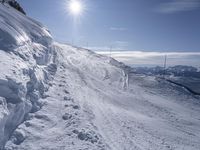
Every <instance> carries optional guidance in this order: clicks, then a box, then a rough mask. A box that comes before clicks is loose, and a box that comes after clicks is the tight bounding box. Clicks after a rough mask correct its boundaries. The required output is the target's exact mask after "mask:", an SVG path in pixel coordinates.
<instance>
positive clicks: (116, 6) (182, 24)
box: [18, 0, 200, 52]
mask: <svg viewBox="0 0 200 150" xmlns="http://www.w3.org/2000/svg"><path fill="white" fill-rule="evenodd" d="M18 1H19V2H20V3H21V5H22V6H23V7H24V9H25V10H26V12H27V14H28V16H30V17H33V18H35V19H37V20H39V21H40V22H42V23H43V24H44V25H46V26H47V27H48V28H49V30H50V31H51V32H52V34H53V36H54V38H55V39H56V40H57V41H61V42H67V43H73V44H75V45H78V46H89V47H90V48H92V49H97V50H108V49H109V48H110V47H111V46H112V47H113V49H115V50H129V51H131V50H136V51H147V52H148V51H157V52H174V51H175V52H200V19H199V16H200V0H81V1H82V3H83V4H84V6H85V9H84V13H83V14H82V15H81V16H80V17H79V19H78V21H76V22H75V21H74V18H73V16H72V15H69V13H68V11H67V1H68V0H18Z"/></svg>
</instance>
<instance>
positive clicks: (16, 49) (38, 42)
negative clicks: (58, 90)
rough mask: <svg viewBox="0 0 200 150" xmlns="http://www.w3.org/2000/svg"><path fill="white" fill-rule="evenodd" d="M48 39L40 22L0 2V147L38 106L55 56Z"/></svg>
mask: <svg viewBox="0 0 200 150" xmlns="http://www.w3.org/2000/svg"><path fill="white" fill-rule="evenodd" d="M51 41H52V38H51V36H50V34H49V32H48V31H47V30H46V29H45V27H43V26H42V25H41V24H39V23H37V22H36V21H33V20H32V19H29V18H27V17H26V16H24V15H23V14H21V13H19V12H18V11H16V10H14V9H13V8H11V7H9V6H7V5H1V4H0V56H1V59H0V149H2V148H3V147H4V145H5V143H6V142H7V140H8V139H9V138H10V136H11V134H13V133H16V132H14V130H15V129H16V128H17V126H18V125H20V124H21V123H22V122H24V120H25V117H26V115H27V114H28V113H29V112H35V111H37V110H39V109H40V107H41V105H42V104H41V103H40V101H39V99H40V98H42V97H44V96H45V94H44V92H45V90H47V89H48V86H47V85H46V83H47V81H48V80H50V79H51V76H52V75H51V72H50V71H49V70H48V66H51V65H52V64H54V62H55V55H56V54H55V53H54V52H53V51H52V49H51ZM43 65H44V66H43ZM54 68H55V67H54ZM17 135H18V134H17ZM17 143H19V142H17Z"/></svg>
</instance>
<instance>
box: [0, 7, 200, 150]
mask: <svg viewBox="0 0 200 150" xmlns="http://www.w3.org/2000/svg"><path fill="white" fill-rule="evenodd" d="M0 12H1V13H2V14H1V15H0V22H1V23H2V24H1V25H0V34H2V35H4V36H5V39H3V40H2V39H1V40H0V44H1V45H0V55H1V56H2V59H1V60H0V134H1V136H0V149H3V150H27V149H30V150H41V149H44V150H198V149H200V143H199V141H200V115H199V114H200V98H199V97H195V96H193V95H192V94H191V93H188V91H185V90H184V89H182V88H180V87H177V86H175V85H172V84H170V83H168V82H166V81H164V80H162V79H157V78H156V77H148V76H144V75H136V74H128V71H127V69H125V66H124V65H123V64H121V63H119V62H117V61H115V60H114V59H112V58H108V57H105V56H101V55H98V54H95V53H93V52H91V51H89V50H85V49H82V48H77V47H72V46H69V45H64V44H59V43H56V42H53V40H52V38H51V35H50V34H49V32H48V31H47V30H46V28H44V27H43V26H42V25H41V24H40V23H38V22H36V21H34V20H32V19H30V18H27V17H26V16H23V15H22V14H20V13H18V12H16V11H15V10H14V9H12V8H9V7H7V6H1V5H0ZM32 29H34V30H32ZM4 66H6V67H4ZM4 145H5V147H4ZM3 147H4V148H3Z"/></svg>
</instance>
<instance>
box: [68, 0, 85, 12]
mask: <svg viewBox="0 0 200 150" xmlns="http://www.w3.org/2000/svg"><path fill="white" fill-rule="evenodd" d="M82 10H83V5H82V3H81V2H80V0H70V2H69V11H70V13H71V14H73V15H75V16H77V15H80V14H81V13H82Z"/></svg>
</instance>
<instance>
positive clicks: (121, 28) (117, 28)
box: [110, 27, 127, 31]
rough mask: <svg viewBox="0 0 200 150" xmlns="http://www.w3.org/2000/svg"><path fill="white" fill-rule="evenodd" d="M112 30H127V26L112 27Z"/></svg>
mask: <svg viewBox="0 0 200 150" xmlns="http://www.w3.org/2000/svg"><path fill="white" fill-rule="evenodd" d="M110 30H112V31H126V30H127V28H123V27H110Z"/></svg>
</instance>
